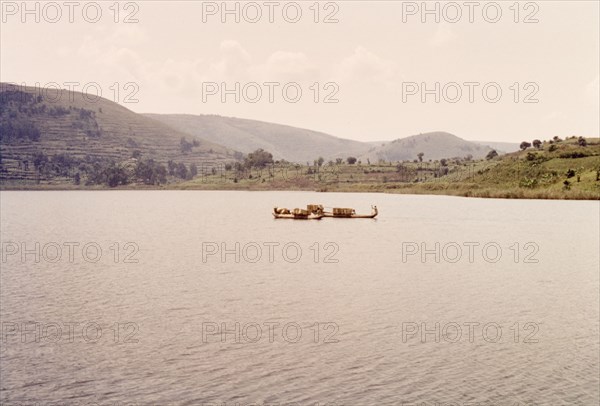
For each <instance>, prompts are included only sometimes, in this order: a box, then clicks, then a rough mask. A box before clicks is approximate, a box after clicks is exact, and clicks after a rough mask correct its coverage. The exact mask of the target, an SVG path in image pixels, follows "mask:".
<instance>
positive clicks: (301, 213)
mask: <svg viewBox="0 0 600 406" xmlns="http://www.w3.org/2000/svg"><path fill="white" fill-rule="evenodd" d="M292 213H293V214H294V216H308V210H303V209H294V211H293V212H292Z"/></svg>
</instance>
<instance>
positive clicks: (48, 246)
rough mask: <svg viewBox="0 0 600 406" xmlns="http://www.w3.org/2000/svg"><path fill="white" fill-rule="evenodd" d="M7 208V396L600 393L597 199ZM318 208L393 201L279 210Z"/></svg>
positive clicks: (570, 398) (542, 397) (16, 200)
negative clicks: (327, 210)
mask: <svg viewBox="0 0 600 406" xmlns="http://www.w3.org/2000/svg"><path fill="white" fill-rule="evenodd" d="M0 203H1V240H2V250H3V252H2V253H3V257H2V263H1V264H0V265H1V273H0V278H1V279H0V282H1V284H0V290H1V292H0V293H1V299H0V305H1V308H0V316H1V319H2V343H1V344H2V347H1V352H0V366H1V382H0V400H1V401H2V403H3V404H25V405H26V404H35V403H36V402H37V403H38V404H41V405H45V404H50V403H52V402H54V403H55V404H56V403H58V404H76V405H79V404H81V405H84V404H90V403H97V404H100V405H114V404H123V403H135V404H150V403H152V404H160V405H163V404H177V405H201V404H215V403H217V404H226V405H235V404H240V405H246V404H250V403H256V404H294V403H297V404H300V405H314V404H317V403H319V404H320V405H324V404H328V403H329V404H336V405H388V404H389V405H399V404H402V403H423V404H426V405H430V404H431V405H433V404H436V402H437V403H447V402H454V403H452V404H467V403H469V402H471V403H474V402H479V403H482V404H500V405H515V404H531V403H533V404H545V405H559V404H565V405H566V404H580V405H597V404H598V402H599V401H600V395H599V373H600V371H599V353H600V349H599V330H598V324H599V322H598V320H599V299H598V298H599V257H598V255H599V254H598V247H599V221H600V219H599V213H600V210H599V209H600V207H599V203H598V202H565V201H523V200H520V201H511V200H491V199H490V200H481V199H464V198H454V197H437V196H436V197H434V196H406V195H405V196H402V195H381V194H318V193H300V192H261V193H250V192H146V191H140V192H137V191H136V192H132V191H131V192H130V191H116V192H112V191H111V192H2V194H1V195H0ZM307 203H322V204H324V205H325V206H342V207H354V208H356V209H357V211H358V212H369V211H370V205H371V204H376V205H377V206H378V208H379V211H380V216H379V217H378V218H377V219H376V220H342V219H324V220H321V221H288V220H274V219H273V218H272V216H271V214H270V212H271V210H272V207H273V206H275V205H277V206H285V207H290V208H293V207H297V206H302V205H305V204H307ZM36 243H39V248H36ZM236 243H237V244H239V245H236ZM436 243H437V244H439V245H437V246H436ZM86 244H87V245H86ZM84 246H85V248H84ZM69 247H70V248H69ZM237 247H239V248H237ZM436 247H439V248H436ZM484 247H485V249H484ZM24 250H28V253H25V255H22V254H23V251H24ZM59 250H60V251H59ZM100 250H101V252H100ZM223 250H226V251H225V255H222V253H223ZM423 250H427V251H426V252H425V255H424V256H422V255H421V254H422V252H423ZM36 255H37V256H39V259H38V258H36ZM59 255H60V257H59ZM315 323H317V324H315Z"/></svg>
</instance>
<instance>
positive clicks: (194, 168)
mask: <svg viewBox="0 0 600 406" xmlns="http://www.w3.org/2000/svg"><path fill="white" fill-rule="evenodd" d="M196 175H198V167H197V166H196V164H191V165H190V176H191V177H192V178H193V177H194V176H196Z"/></svg>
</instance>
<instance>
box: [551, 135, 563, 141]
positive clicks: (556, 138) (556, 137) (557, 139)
mask: <svg viewBox="0 0 600 406" xmlns="http://www.w3.org/2000/svg"><path fill="white" fill-rule="evenodd" d="M552 139H553V140H554V142H561V141H562V140H561V139H560V137H559V136H558V135H555V136H554V137H553V138H552Z"/></svg>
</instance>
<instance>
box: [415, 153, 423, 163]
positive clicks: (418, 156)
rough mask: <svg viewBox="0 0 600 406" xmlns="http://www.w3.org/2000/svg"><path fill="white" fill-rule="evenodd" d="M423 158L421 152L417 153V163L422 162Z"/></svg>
mask: <svg viewBox="0 0 600 406" xmlns="http://www.w3.org/2000/svg"><path fill="white" fill-rule="evenodd" d="M423 156H425V154H424V153H422V152H419V153H418V154H417V158H419V162H423Z"/></svg>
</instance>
